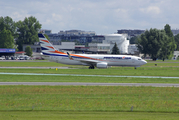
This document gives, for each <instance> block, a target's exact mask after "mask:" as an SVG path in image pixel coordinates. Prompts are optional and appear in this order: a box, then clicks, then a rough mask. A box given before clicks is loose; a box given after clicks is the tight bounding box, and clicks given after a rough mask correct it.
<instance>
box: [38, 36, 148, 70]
mask: <svg viewBox="0 0 179 120" xmlns="http://www.w3.org/2000/svg"><path fill="white" fill-rule="evenodd" d="M38 37H39V41H40V45H41V50H42V56H43V58H44V59H47V60H49V61H53V62H57V63H62V64H68V65H84V66H89V69H94V68H95V67H96V68H108V67H109V66H129V67H135V69H136V68H137V67H140V66H141V65H144V64H146V63H147V62H146V61H145V60H143V59H142V58H140V57H137V56H129V55H112V54H111V55H108V54H106V55H105V54H103V55H102V54H70V53H68V52H67V53H64V52H61V51H58V50H56V49H55V48H54V47H53V45H52V44H51V43H50V42H49V41H48V40H47V38H46V37H45V36H44V35H43V34H42V33H39V34H38Z"/></svg>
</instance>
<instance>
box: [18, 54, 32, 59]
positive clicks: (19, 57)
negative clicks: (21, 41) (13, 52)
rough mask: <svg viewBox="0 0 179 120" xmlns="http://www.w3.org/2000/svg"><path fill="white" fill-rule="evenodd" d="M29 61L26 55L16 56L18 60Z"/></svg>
mask: <svg viewBox="0 0 179 120" xmlns="http://www.w3.org/2000/svg"><path fill="white" fill-rule="evenodd" d="M29 59H30V57H29V56H27V55H19V56H18V60H29Z"/></svg>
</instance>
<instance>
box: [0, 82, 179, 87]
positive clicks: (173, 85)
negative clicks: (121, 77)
mask: <svg viewBox="0 0 179 120" xmlns="http://www.w3.org/2000/svg"><path fill="white" fill-rule="evenodd" d="M0 85H49V86H56V85H59V86H152V87H179V84H163V83H79V82H0Z"/></svg>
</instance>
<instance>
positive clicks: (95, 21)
mask: <svg viewBox="0 0 179 120" xmlns="http://www.w3.org/2000/svg"><path fill="white" fill-rule="evenodd" d="M0 16H3V17H5V16H9V17H11V18H12V19H13V20H14V21H16V22H17V21H19V20H24V18H25V17H29V16H34V17H36V18H37V20H38V21H39V22H40V23H41V24H42V29H49V30H52V33H57V32H59V31H60V30H63V31H65V30H72V29H77V30H84V31H95V32H96V33H97V34H111V33H116V32H117V30H119V29H143V30H146V29H150V28H157V29H163V28H164V26H165V25H166V24H169V25H170V26H171V28H172V29H176V28H179V0H0Z"/></svg>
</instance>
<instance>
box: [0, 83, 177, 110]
mask: <svg viewBox="0 0 179 120" xmlns="http://www.w3.org/2000/svg"><path fill="white" fill-rule="evenodd" d="M178 91H179V88H175V87H122V86H0V101H1V102H0V106H1V107H0V110H8V111H9V110H10V111H11V110H37V111H38V110H40V111H41V110H48V111H49V110H50V111H51V110H57V111H101V112H102V111H103V112H104V111H108V112H109V111H111V112H120V111H123V112H124V111H131V107H132V106H133V111H134V112H140V111H145V112H179V107H178V106H179V102H178V101H179V93H178Z"/></svg>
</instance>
